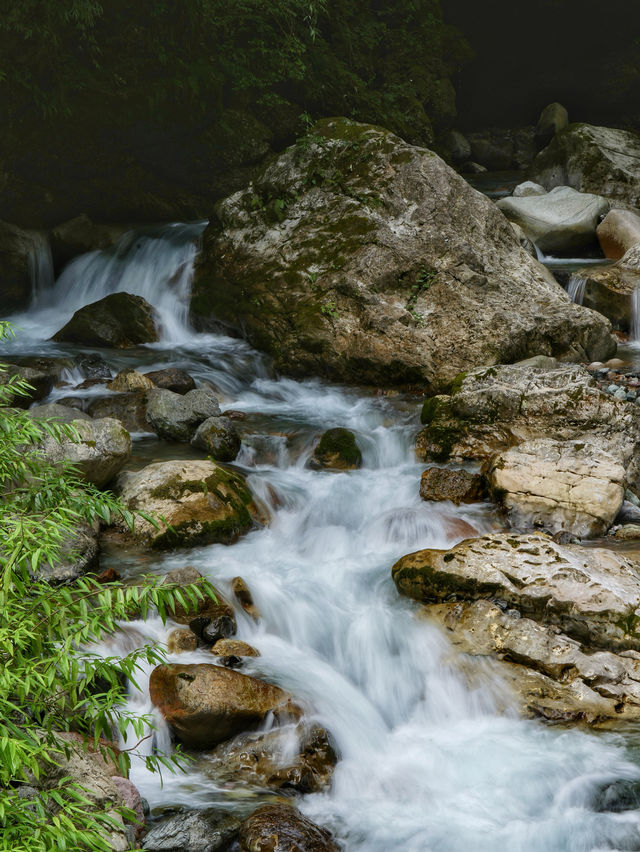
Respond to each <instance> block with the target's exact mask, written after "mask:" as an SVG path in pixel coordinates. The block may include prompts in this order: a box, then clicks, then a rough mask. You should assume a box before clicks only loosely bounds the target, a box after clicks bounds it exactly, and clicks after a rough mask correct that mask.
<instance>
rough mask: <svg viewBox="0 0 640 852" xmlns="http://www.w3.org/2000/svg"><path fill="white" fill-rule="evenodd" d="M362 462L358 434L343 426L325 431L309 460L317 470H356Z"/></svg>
mask: <svg viewBox="0 0 640 852" xmlns="http://www.w3.org/2000/svg"><path fill="white" fill-rule="evenodd" d="M361 464H362V453H361V452H360V448H359V447H358V445H357V443H356V436H355V435H354V434H353V432H351V431H350V430H349V429H343V428H341V427H337V428H335V429H327V431H326V432H324V433H323V435H322V437H321V438H320V441H319V443H318V446H317V447H316V448H315V449H314V451H313V455H312V457H311V459H310V461H309V466H310V467H312V468H315V469H316V470H321V469H324V470H355V469H356V468H359V467H360V466H361Z"/></svg>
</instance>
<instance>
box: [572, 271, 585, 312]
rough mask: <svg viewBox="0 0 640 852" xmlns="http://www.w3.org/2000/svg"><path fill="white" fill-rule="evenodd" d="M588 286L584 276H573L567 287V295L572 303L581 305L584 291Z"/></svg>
mask: <svg viewBox="0 0 640 852" xmlns="http://www.w3.org/2000/svg"><path fill="white" fill-rule="evenodd" d="M586 286H587V279H586V278H584V277H583V276H582V275H572V276H571V278H570V279H569V283H568V285H567V294H568V296H569V298H570V299H571V301H572V302H575V303H576V304H577V305H581V304H582V302H583V300H584V291H585V289H586Z"/></svg>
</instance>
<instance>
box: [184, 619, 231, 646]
mask: <svg viewBox="0 0 640 852" xmlns="http://www.w3.org/2000/svg"><path fill="white" fill-rule="evenodd" d="M189 628H190V630H193V632H194V633H195V634H196V636H198V638H200V639H202V641H203V642H204V643H205V644H206V645H215V644H216V643H217V642H218V641H219V640H220V639H228V638H229V636H233V635H234V634H235V632H236V619H235V616H234V615H233V613H231V614H228V613H225V612H223V613H220V614H219V615H213V616H207V617H203V616H196V618H193V619H191V621H190V622H189Z"/></svg>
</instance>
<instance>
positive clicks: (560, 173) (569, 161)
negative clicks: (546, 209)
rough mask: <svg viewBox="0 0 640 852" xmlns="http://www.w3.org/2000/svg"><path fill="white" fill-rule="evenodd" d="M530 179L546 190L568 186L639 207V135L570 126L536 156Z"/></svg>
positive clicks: (609, 129)
mask: <svg viewBox="0 0 640 852" xmlns="http://www.w3.org/2000/svg"><path fill="white" fill-rule="evenodd" d="M529 177H530V179H531V180H535V181H537V182H538V183H541V184H542V185H543V186H544V187H546V188H547V189H552V188H553V187H554V186H571V187H573V188H574V189H577V190H579V191H580V192H591V193H596V194H597V195H604V196H606V197H607V198H608V199H610V200H612V201H616V202H619V204H621V205H622V206H630V207H638V208H640V135H638V134H637V133H632V132H631V131H629V130H618V129H615V128H611V127H596V126H594V125H591V124H570V125H569V127H567V128H566V129H565V130H563V131H562V132H561V133H558V134H557V135H556V136H555V137H554V138H553V140H552V142H551V144H550V145H548V146H547V147H546V148H545V149H544V150H543V151H541V152H540V153H539V154H538V155H537V157H536V158H535V160H534V161H533V163H532V164H531V168H530V170H529Z"/></svg>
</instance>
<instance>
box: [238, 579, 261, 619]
mask: <svg viewBox="0 0 640 852" xmlns="http://www.w3.org/2000/svg"><path fill="white" fill-rule="evenodd" d="M231 588H232V589H233V593H234V595H235V596H236V600H237V601H238V603H239V604H240V606H241V607H242V609H243V610H244V611H245V612H246V613H247V615H250V616H251V618H255V619H256V621H257V620H258V619H259V618H261V617H262V616H261V615H260V610H259V609H258V607H257V606H256V605H255V604H254V602H253V595H252V594H251V592H250V591H249V587H248V586H247V584H246V583H245V581H244V580H243V579H242V577H234V578H233V580H232V581H231Z"/></svg>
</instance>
